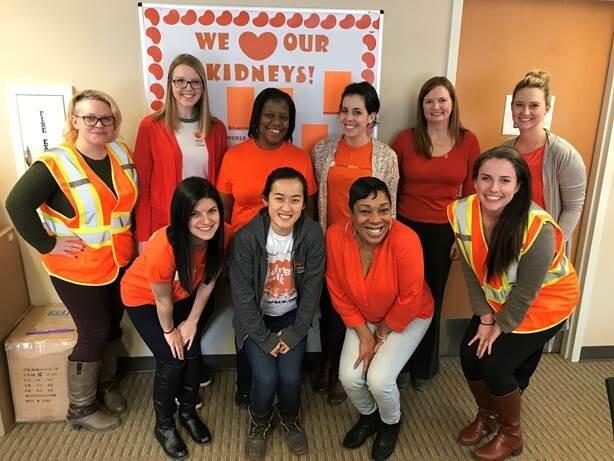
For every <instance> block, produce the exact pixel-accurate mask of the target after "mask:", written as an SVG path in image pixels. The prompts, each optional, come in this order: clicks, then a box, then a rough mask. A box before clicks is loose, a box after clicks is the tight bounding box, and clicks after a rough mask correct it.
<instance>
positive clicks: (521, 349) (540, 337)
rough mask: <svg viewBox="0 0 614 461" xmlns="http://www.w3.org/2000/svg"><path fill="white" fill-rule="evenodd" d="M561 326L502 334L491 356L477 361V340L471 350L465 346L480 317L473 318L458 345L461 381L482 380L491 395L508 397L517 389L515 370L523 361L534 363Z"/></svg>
mask: <svg viewBox="0 0 614 461" xmlns="http://www.w3.org/2000/svg"><path fill="white" fill-rule="evenodd" d="M563 323H564V322H561V323H559V324H558V325H555V326H553V327H551V328H549V329H547V330H544V331H540V332H537V333H527V334H516V333H502V334H501V335H500V336H499V337H498V338H497V340H496V341H495V343H494V344H493V346H492V353H491V354H490V355H486V354H484V356H483V357H482V358H481V359H479V358H478V357H477V356H476V351H477V347H478V341H476V342H474V343H473V344H472V345H471V347H469V346H467V344H468V343H469V341H471V339H472V338H473V337H474V336H475V334H476V332H477V331H478V326H479V324H480V318H479V317H477V316H475V317H473V318H472V319H471V321H470V322H469V326H468V327H467V331H466V332H465V336H464V337H463V340H462V342H461V345H460V361H461V366H462V367H463V373H464V374H465V378H466V379H467V380H468V381H480V380H485V381H486V384H487V385H488V388H489V389H490V392H491V393H492V394H494V395H506V394H509V393H510V392H512V391H513V390H514V389H516V388H517V387H519V383H518V380H517V379H516V376H515V373H516V372H517V370H518V369H519V368H521V367H523V366H526V362H527V361H529V362H532V361H534V360H535V354H536V353H537V352H538V351H539V352H540V354H541V350H542V349H543V347H544V344H546V343H547V342H548V341H549V340H550V338H552V337H554V335H556V334H557V333H558V332H559V330H560V329H561V328H562V327H563ZM540 356H541V355H540Z"/></svg>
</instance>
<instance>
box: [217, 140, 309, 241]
mask: <svg viewBox="0 0 614 461" xmlns="http://www.w3.org/2000/svg"><path fill="white" fill-rule="evenodd" d="M284 166H286V167H291V168H294V169H295V170H297V171H299V172H300V173H302V174H303V176H305V179H306V180H307V195H308V196H312V195H313V194H315V193H316V192H317V191H318V186H317V184H316V180H315V177H314V174H313V166H312V164H311V158H310V157H309V155H308V154H307V152H305V151H304V150H302V149H299V148H298V147H296V146H295V145H293V144H291V143H288V142H284V143H283V144H282V145H281V146H280V147H278V148H277V149H273V150H266V149H261V148H260V147H258V145H257V144H256V142H255V141H254V140H253V139H248V140H247V141H245V142H242V143H241V144H238V145H236V146H234V147H232V148H231V149H229V150H228V151H227V152H226V154H225V155H224V160H222V167H221V169H220V172H219V175H218V179H217V189H218V191H219V192H221V193H222V194H228V195H232V197H233V198H234V205H233V207H232V216H231V218H230V226H231V231H232V233H233V234H234V233H235V232H236V231H237V230H239V229H240V228H241V227H242V226H243V225H245V224H247V223H248V222H249V221H250V220H251V219H252V218H253V217H254V216H256V214H257V213H258V211H259V210H260V209H261V208H262V207H263V204H262V190H263V189H264V185H265V183H266V178H267V177H268V175H269V174H270V173H271V172H272V171H273V170H275V169H276V168H280V167H284Z"/></svg>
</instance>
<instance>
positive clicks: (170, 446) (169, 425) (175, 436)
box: [153, 360, 188, 459]
mask: <svg viewBox="0 0 614 461" xmlns="http://www.w3.org/2000/svg"><path fill="white" fill-rule="evenodd" d="M182 376H183V366H173V365H169V364H167V363H164V362H161V361H160V360H156V376H155V378H154V388H153V404H154V411H155V413H156V426H155V428H154V435H155V436H156V440H157V441H158V443H160V445H161V446H162V449H163V450H164V453H166V454H167V455H168V456H170V457H171V458H173V459H183V458H185V457H186V456H187V454H188V448H187V447H186V445H185V443H184V442H183V440H181V436H180V435H179V432H177V427H176V426H175V411H177V406H176V405H175V396H177V395H178V393H179V389H180V387H181V379H182Z"/></svg>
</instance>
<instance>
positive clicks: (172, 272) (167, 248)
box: [121, 224, 230, 307]
mask: <svg viewBox="0 0 614 461" xmlns="http://www.w3.org/2000/svg"><path fill="white" fill-rule="evenodd" d="M224 226H225V227H224V248H227V247H228V241H229V239H230V229H229V226H228V225H227V224H224ZM167 227H168V226H165V227H162V228H160V229H158V230H157V231H156V232H155V233H154V234H153V235H152V236H151V237H150V238H149V240H148V241H147V243H146V244H145V248H144V249H143V252H142V253H141V254H140V255H139V256H138V257H137V258H136V259H135V260H134V262H133V263H132V265H131V266H130V267H129V268H128V270H127V271H126V273H125V274H124V277H123V278H122V281H121V296H122V301H123V302H124V304H125V305H126V307H136V306H143V305H146V304H156V298H155V297H154V294H153V291H152V290H151V284H152V283H163V282H172V284H173V292H172V298H173V302H177V301H181V300H182V299H185V298H187V297H188V296H190V295H191V294H192V293H188V292H187V291H185V290H184V289H183V287H182V286H181V283H180V282H179V275H178V273H177V267H176V265H175V254H174V252H173V247H172V246H171V244H170V242H169V241H168V237H167V236H166V229H167ZM205 251H206V248H203V249H200V250H197V251H195V252H193V253H192V262H193V263H192V264H193V268H192V273H193V274H194V275H193V277H192V284H193V285H194V286H196V284H197V283H199V282H200V281H201V280H202V279H203V277H204V275H205V264H204V260H205Z"/></svg>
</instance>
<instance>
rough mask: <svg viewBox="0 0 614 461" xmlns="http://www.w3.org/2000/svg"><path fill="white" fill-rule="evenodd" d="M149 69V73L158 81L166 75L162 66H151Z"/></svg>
mask: <svg viewBox="0 0 614 461" xmlns="http://www.w3.org/2000/svg"><path fill="white" fill-rule="evenodd" d="M147 69H149V72H151V74H152V75H153V76H154V77H156V80H160V79H161V78H162V76H163V75H164V70H163V69H162V66H161V65H160V64H150V65H149V67H148V68H147Z"/></svg>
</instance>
